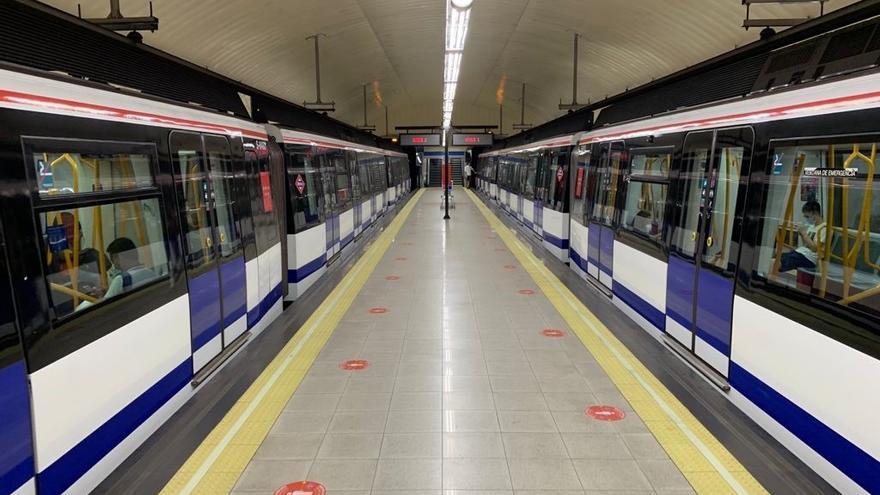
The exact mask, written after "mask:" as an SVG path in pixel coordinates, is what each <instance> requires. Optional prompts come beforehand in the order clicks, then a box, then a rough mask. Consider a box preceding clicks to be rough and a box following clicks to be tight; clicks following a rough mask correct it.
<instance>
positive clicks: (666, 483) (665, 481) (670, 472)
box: [637, 459, 692, 491]
mask: <svg viewBox="0 0 880 495" xmlns="http://www.w3.org/2000/svg"><path fill="white" fill-rule="evenodd" d="M637 462H638V465H639V467H640V468H641V470H642V472H643V473H644V474H645V476H646V477H647V478H648V481H650V482H651V486H653V487H654V490H657V491H659V490H692V487H691V484H690V483H689V482H688V480H687V479H686V478H685V477H684V475H683V474H682V473H681V471H679V469H678V468H677V467H676V466H675V464H673V462H672V461H671V460H668V459H640V460H639V461H637Z"/></svg>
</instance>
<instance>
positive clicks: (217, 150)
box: [205, 136, 241, 257]
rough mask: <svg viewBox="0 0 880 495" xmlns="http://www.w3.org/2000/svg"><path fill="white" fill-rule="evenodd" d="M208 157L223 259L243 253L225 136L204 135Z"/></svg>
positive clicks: (230, 161)
mask: <svg viewBox="0 0 880 495" xmlns="http://www.w3.org/2000/svg"><path fill="white" fill-rule="evenodd" d="M205 156H206V158H207V161H208V170H209V171H210V172H209V174H210V178H211V187H212V189H213V198H214V216H215V221H216V223H217V237H218V239H217V241H218V245H219V246H220V256H222V257H226V256H232V255H234V254H237V253H239V251H240V250H241V229H240V228H239V224H238V220H237V219H238V215H237V214H236V205H235V189H234V180H235V178H234V172H233V168H232V156H231V154H230V152H229V141H227V139H226V138H225V137H223V136H205Z"/></svg>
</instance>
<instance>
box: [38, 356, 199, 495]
mask: <svg viewBox="0 0 880 495" xmlns="http://www.w3.org/2000/svg"><path fill="white" fill-rule="evenodd" d="M191 378H192V360H191V359H190V358H187V359H186V361H184V362H182V363H180V364H179V365H177V367H176V368H174V369H173V370H171V372H169V373H168V374H167V375H165V376H164V377H162V379H161V380H159V381H158V382H156V383H155V384H154V385H153V386H152V387H150V388H148V389H147V390H146V391H145V392H144V393H142V394H141V395H140V396H139V397H137V398H136V399H134V400H133V401H131V402H130V403H129V404H128V405H127V406H125V407H124V408H122V410H121V411H119V412H118V413H116V414H115V415H114V416H113V417H112V418H110V419H109V420H107V422H105V423H104V424H103V425H101V426H99V427H98V429H97V430H95V431H93V432H92V433H91V434H90V435H89V436H87V437H86V438H84V439H83V440H81V441H80V442H79V443H78V444H76V446H75V447H73V448H72V449H70V450H68V451H67V452H66V453H65V454H64V455H63V456H61V457H60V458H59V459H58V460H56V461H55V462H53V463H52V465H50V466H49V467H47V468H46V469H45V470H43V472H41V473H38V474H37V484H38V485H39V487H40V494H41V495H42V494H48V495H55V494H58V493H63V492H64V491H65V490H67V489H68V488H69V487H70V485H72V484H73V483H75V482H76V480H78V479H80V478H81V477H82V475H84V474H85V473H86V472H88V470H89V469H91V468H92V467H93V466H94V465H95V464H96V463H97V462H98V461H100V460H101V459H103V458H104V456H106V455H107V454H108V453H110V451H111V450H113V449H114V448H115V447H116V446H117V445H119V443H120V442H121V441H123V440H124V439H125V438H126V437H128V435H130V434H131V433H132V432H133V431H134V430H136V429H137V428H138V427H139V426H140V425H141V424H142V423H143V422H144V421H146V420H147V419H148V418H149V417H150V416H152V415H153V414H155V413H156V411H158V410H159V408H161V407H162V406H163V405H164V404H165V403H166V402H168V400H170V399H171V398H172V397H173V396H174V395H175V394H176V393H177V392H179V391H180V390H181V389H183V387H185V386H186V385H187V384H188V383H189V381H190V379H191Z"/></svg>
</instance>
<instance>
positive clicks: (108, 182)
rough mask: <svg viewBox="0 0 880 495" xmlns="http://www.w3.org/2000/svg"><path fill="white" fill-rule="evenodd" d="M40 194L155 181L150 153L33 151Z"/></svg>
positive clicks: (133, 186)
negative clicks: (151, 168)
mask: <svg viewBox="0 0 880 495" xmlns="http://www.w3.org/2000/svg"><path fill="white" fill-rule="evenodd" d="M33 159H34V170H35V172H36V178H37V187H38V189H39V191H40V196H54V195H59V194H78V193H85V192H96V191H112V190H119V189H137V188H142V187H151V186H152V185H153V173H152V171H151V170H150V163H151V161H150V156H149V155H146V154H136V153H45V152H43V153H34V154H33Z"/></svg>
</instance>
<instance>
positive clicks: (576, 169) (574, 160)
mask: <svg viewBox="0 0 880 495" xmlns="http://www.w3.org/2000/svg"><path fill="white" fill-rule="evenodd" d="M590 156H591V151H590V147H589V146H579V147H577V148H576V149H574V150H573V151H572V152H571V161H570V164H571V165H570V167H571V171H570V172H569V174H568V176H569V180H571V187H570V188H569V191H571V198H570V200H569V204H570V208H569V210H570V215H569V239H570V241H569V259H570V260H571V264H570V266H571V267H572V268H576V270H575V271H576V272H577V274H578V275H580V276H581V277H586V275H587V244H588V240H587V225H588V224H589V222H588V221H587V219H588V218H589V210H588V208H587V206H588V204H589V199H588V198H589V197H590V196H589V189H588V187H587V185H588V184H589V177H588V176H589V174H590Z"/></svg>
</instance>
